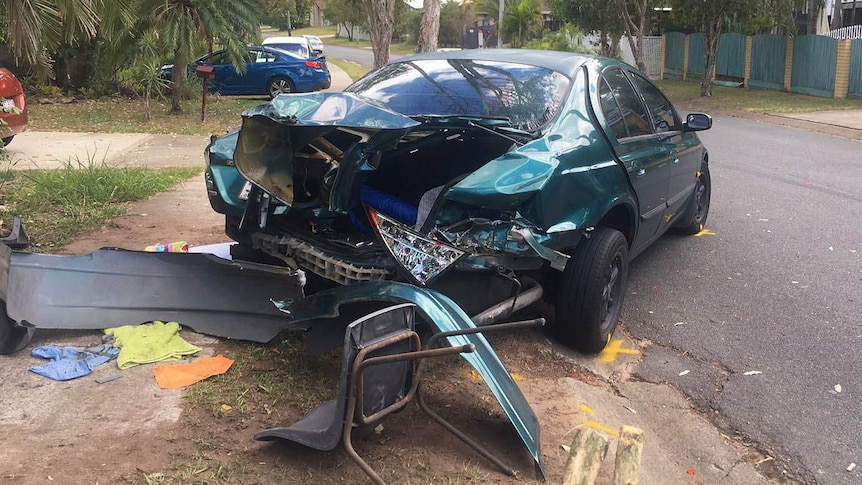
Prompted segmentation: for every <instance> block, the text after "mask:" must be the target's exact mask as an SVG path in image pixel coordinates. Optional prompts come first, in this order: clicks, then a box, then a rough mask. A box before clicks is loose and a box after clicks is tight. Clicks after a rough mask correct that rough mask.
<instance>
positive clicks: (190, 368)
mask: <svg viewBox="0 0 862 485" xmlns="http://www.w3.org/2000/svg"><path fill="white" fill-rule="evenodd" d="M231 365H233V360H231V359H228V358H227V357H225V356H223V355H221V354H219V355H216V356H215V357H203V358H201V359H198V360H196V361H194V362H193V363H191V364H174V365H157V366H155V367H153V375H154V376H155V377H156V384H158V385H159V387H161V388H162V389H179V388H181V387H186V386H190V385H192V384H194V383H195V382H198V381H202V380H204V379H206V378H207V377H212V376H215V375H219V374H224V373H225V372H227V370H228V369H230V366H231Z"/></svg>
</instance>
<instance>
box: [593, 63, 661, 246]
mask: <svg viewBox="0 0 862 485" xmlns="http://www.w3.org/2000/svg"><path fill="white" fill-rule="evenodd" d="M598 94H599V104H600V106H601V110H602V113H603V115H604V118H605V120H606V122H607V124H608V128H610V131H611V133H612V139H611V144H612V145H613V148H614V151H615V152H616V155H617V158H619V159H620V161H621V162H622V163H623V165H624V166H625V168H626V172H628V175H629V179H630V180H631V183H632V186H633V187H634V189H635V192H636V193H637V197H638V204H639V207H638V209H639V211H640V214H639V215H640V224H639V229H638V233H637V237H636V238H635V241H634V244H633V247H634V248H635V251H636V250H637V248H639V247H641V246H642V245H645V244H647V243H649V241H650V240H651V239H652V238H653V236H654V235H655V234H656V233H657V231H658V229H659V227H661V225H662V221H663V220H664V218H663V217H662V216H663V215H664V212H665V209H666V207H667V197H668V188H669V179H670V177H671V167H670V156H669V153H668V149H667V145H665V144H663V143H661V142H660V141H659V140H658V139H657V138H656V134H655V132H654V129H653V123H652V119H651V117H650V115H649V113H648V112H647V110H646V108H645V106H644V104H643V102H642V100H641V97H640V95H639V94H638V93H637V92H636V91H635V89H634V87H633V86H632V84H631V82H629V80H628V78H627V77H626V75H625V73H623V71H622V69H620V68H617V67H613V68H608V69H605V70H604V71H603V72H602V75H601V77H600V79H599V90H598Z"/></svg>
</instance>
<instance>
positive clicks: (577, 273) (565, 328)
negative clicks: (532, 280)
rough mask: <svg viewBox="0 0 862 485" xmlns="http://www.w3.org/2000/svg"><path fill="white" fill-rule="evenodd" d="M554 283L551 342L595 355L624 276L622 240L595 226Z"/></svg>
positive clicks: (614, 313)
mask: <svg viewBox="0 0 862 485" xmlns="http://www.w3.org/2000/svg"><path fill="white" fill-rule="evenodd" d="M571 256H572V257H571V259H569V262H568V264H566V269H565V270H564V271H563V274H562V277H561V278H560V286H559V288H558V292H557V297H556V301H555V303H556V304H555V305H554V306H555V308H554V311H555V318H554V321H555V327H556V333H557V338H558V339H559V340H560V342H562V343H563V344H565V345H567V346H569V347H572V348H574V349H577V350H579V351H581V352H586V353H591V354H592V353H597V352H600V351H601V350H602V349H603V348H605V345H607V344H608V342H609V341H610V339H611V336H612V335H613V334H614V330H616V328H617V321H618V320H619V318H620V310H621V309H622V305H623V299H624V297H625V292H626V282H627V281H628V274H629V251H628V243H627V242H626V238H625V236H623V234H622V233H621V232H619V231H617V230H615V229H610V228H607V227H597V228H596V229H595V230H594V231H593V232H592V234H591V235H590V237H589V238H588V239H584V240H583V241H581V243H580V244H578V246H577V247H576V248H575V250H574V252H573V253H572V255H571Z"/></svg>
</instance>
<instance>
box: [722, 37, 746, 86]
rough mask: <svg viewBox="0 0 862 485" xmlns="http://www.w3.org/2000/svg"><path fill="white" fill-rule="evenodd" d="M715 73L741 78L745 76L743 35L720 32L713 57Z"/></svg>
mask: <svg viewBox="0 0 862 485" xmlns="http://www.w3.org/2000/svg"><path fill="white" fill-rule="evenodd" d="M715 75H716V76H724V77H733V78H738V79H740V80H742V78H744V77H745V36H744V35H742V34H734V33H725V34H721V40H720V41H719V43H718V54H717V55H716V59H715Z"/></svg>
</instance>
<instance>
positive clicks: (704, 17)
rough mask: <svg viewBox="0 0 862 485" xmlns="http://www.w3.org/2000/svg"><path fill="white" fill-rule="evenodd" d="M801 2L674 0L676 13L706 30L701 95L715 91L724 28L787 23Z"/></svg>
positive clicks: (700, 28) (770, 25)
mask: <svg viewBox="0 0 862 485" xmlns="http://www.w3.org/2000/svg"><path fill="white" fill-rule="evenodd" d="M799 3H800V2H799V0H699V1H697V2H692V1H690V0H671V5H672V8H673V9H674V14H675V15H676V16H678V17H679V19H681V20H683V21H684V22H687V23H689V24H690V25H693V26H695V27H699V30H700V31H701V32H703V38H704V55H705V62H704V70H703V78H702V79H701V82H700V95H701V96H711V95H712V76H713V73H714V72H715V62H716V56H717V54H718V45H719V41H720V40H721V34H722V32H724V31H726V30H730V29H736V30H738V29H739V28H740V27H741V26H745V28H746V29H748V30H751V29H758V30H759V29H771V28H774V27H778V26H783V25H787V19H788V16H789V12H791V11H792V10H793V9H794V8H797V7H798V6H799ZM743 33H752V32H743Z"/></svg>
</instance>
